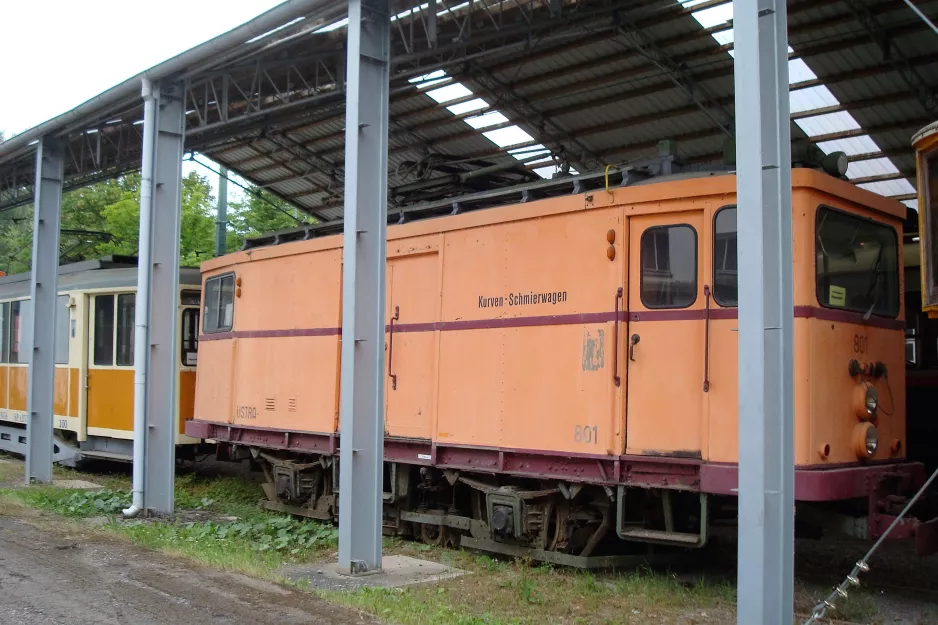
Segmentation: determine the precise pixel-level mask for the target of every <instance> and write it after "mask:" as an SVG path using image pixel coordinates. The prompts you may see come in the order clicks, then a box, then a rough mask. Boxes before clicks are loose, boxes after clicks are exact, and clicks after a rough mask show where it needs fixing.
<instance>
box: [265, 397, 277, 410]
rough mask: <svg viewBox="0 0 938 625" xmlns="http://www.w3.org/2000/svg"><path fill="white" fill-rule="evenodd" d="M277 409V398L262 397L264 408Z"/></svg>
mask: <svg viewBox="0 0 938 625" xmlns="http://www.w3.org/2000/svg"><path fill="white" fill-rule="evenodd" d="M276 409H277V400H276V399H275V398H273V397H265V398H264V410H271V411H272V410H276Z"/></svg>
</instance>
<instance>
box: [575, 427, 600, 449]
mask: <svg viewBox="0 0 938 625" xmlns="http://www.w3.org/2000/svg"><path fill="white" fill-rule="evenodd" d="M573 440H574V441H576V442H577V443H586V444H587V445H589V444H592V445H598V444H599V428H598V427H597V426H595V425H578V426H576V427H575V428H574V429H573Z"/></svg>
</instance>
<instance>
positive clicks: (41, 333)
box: [21, 137, 65, 484]
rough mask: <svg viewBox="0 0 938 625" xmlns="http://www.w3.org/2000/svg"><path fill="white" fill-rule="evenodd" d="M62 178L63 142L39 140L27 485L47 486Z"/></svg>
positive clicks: (27, 316) (28, 317) (29, 315)
mask: <svg viewBox="0 0 938 625" xmlns="http://www.w3.org/2000/svg"><path fill="white" fill-rule="evenodd" d="M64 178H65V144H64V142H63V141H62V140H60V139H58V138H53V137H42V138H41V139H40V140H39V146H38V148H37V150H36V184H35V189H36V203H35V208H34V209H33V262H32V268H31V270H30V287H29V295H30V302H29V304H30V305H29V307H28V308H29V310H28V311H26V310H22V309H21V315H22V318H23V320H24V323H25V324H28V326H27V329H26V330H27V331H26V332H24V333H23V334H24V336H25V337H28V339H27V342H26V345H25V346H26V347H27V348H28V349H30V351H31V352H32V353H31V355H30V356H29V373H28V374H27V375H28V387H27V393H28V394H27V399H26V440H27V446H28V447H27V452H26V483H27V484H29V483H30V482H41V483H50V482H52V445H53V443H52V428H53V423H52V422H53V403H54V402H53V400H54V398H55V326H56V324H55V313H56V302H57V299H56V297H57V295H58V293H57V288H58V286H57V285H58V277H59V222H60V221H61V214H62V182H63V180H64ZM23 307H24V308H25V307H26V306H23ZM22 352H26V350H25V349H24V350H21V353H22ZM27 353H29V352H27Z"/></svg>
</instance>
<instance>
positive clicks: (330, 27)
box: [313, 17, 348, 33]
mask: <svg viewBox="0 0 938 625" xmlns="http://www.w3.org/2000/svg"><path fill="white" fill-rule="evenodd" d="M344 26H348V18H347V17H343V18H342V19H340V20H339V21H337V22H332V23H331V24H326V25H325V26H323V27H322V28H317V29H316V30H314V31H313V32H314V33H329V32H332V31H333V30H339V29H340V28H342V27H344Z"/></svg>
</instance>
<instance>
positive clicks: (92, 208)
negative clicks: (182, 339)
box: [0, 172, 309, 274]
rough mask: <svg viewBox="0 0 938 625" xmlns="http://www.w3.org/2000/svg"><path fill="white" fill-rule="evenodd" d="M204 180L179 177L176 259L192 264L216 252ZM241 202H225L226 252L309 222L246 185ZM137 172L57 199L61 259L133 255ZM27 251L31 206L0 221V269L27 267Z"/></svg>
mask: <svg viewBox="0 0 938 625" xmlns="http://www.w3.org/2000/svg"><path fill="white" fill-rule="evenodd" d="M211 191H212V190H211V185H210V184H209V180H208V178H206V177H205V176H200V175H199V174H197V173H196V172H190V173H189V175H188V176H186V177H185V178H183V180H182V210H181V212H182V222H181V228H180V262H181V264H182V265H183V266H187V267H197V266H198V265H199V264H200V263H202V262H203V261H205V260H207V259H209V258H211V257H212V256H213V254H214V251H215V211H216V203H215V197H214V196H213V195H212V192H211ZM245 198H246V199H245V200H244V201H242V202H232V203H231V204H230V206H229V212H228V220H229V229H228V236H227V240H226V244H227V249H228V251H235V250H238V249H240V248H241V244H242V242H243V240H244V238H246V237H251V236H257V235H259V234H264V233H267V232H272V231H274V230H283V229H285V228H293V227H296V226H298V225H301V224H303V223H308V222H309V218H307V217H304V216H303V215H302V214H301V213H300V212H299V211H297V210H296V209H295V208H293V207H291V206H290V205H289V204H287V203H286V202H284V201H283V200H281V199H279V198H277V197H276V196H274V195H272V194H270V193H268V192H267V191H264V190H260V189H249V190H248V192H247V193H246V194H245ZM139 225H140V175H139V174H136V173H135V174H128V175H125V176H122V177H120V178H116V179H113V180H108V181H105V182H100V183H96V184H92V185H89V186H87V187H82V188H80V189H76V190H74V191H70V192H68V193H66V194H64V196H63V197H62V230H63V233H62V237H61V247H60V249H61V262H63V263H69V262H76V261H79V260H85V259H91V258H99V257H101V256H106V255H109V254H123V255H128V256H133V255H136V254H137V251H138V230H139ZM31 255H32V207H31V206H24V207H21V208H19V209H17V210H15V211H10V212H9V213H6V214H4V215H3V219H2V220H0V269H2V270H3V271H5V272H7V273H8V274H13V273H22V272H26V271H29V265H30V257H31Z"/></svg>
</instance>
